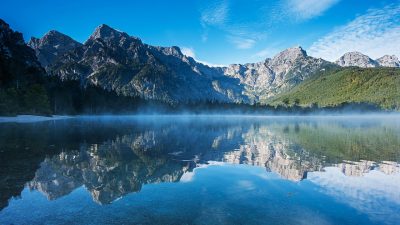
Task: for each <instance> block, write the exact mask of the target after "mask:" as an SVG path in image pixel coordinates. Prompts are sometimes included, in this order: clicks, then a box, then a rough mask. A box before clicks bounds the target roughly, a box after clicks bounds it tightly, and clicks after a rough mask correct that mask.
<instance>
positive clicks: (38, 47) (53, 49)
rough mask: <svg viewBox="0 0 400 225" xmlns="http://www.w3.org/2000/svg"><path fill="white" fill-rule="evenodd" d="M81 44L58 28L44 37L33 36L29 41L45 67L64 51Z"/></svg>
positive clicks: (29, 44)
mask: <svg viewBox="0 0 400 225" xmlns="http://www.w3.org/2000/svg"><path fill="white" fill-rule="evenodd" d="M81 45H82V44H81V43H79V42H77V41H75V40H74V39H72V38H71V37H69V36H67V35H65V34H62V33H60V32H58V31H56V30H51V31H49V32H47V33H46V34H45V35H44V36H43V37H42V38H35V37H32V38H31V39H30V41H29V42H28V46H29V47H31V48H32V49H34V50H35V52H36V56H37V58H38V60H39V62H40V64H41V65H42V66H43V67H47V66H48V65H49V64H52V63H53V62H54V61H55V60H56V59H57V58H58V57H60V56H61V55H63V54H64V53H66V52H68V51H70V50H72V49H75V48H77V47H79V46H81Z"/></svg>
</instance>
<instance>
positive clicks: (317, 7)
mask: <svg viewBox="0 0 400 225" xmlns="http://www.w3.org/2000/svg"><path fill="white" fill-rule="evenodd" d="M339 1H340V0H287V2H286V4H287V9H288V10H289V12H290V13H291V14H292V15H291V16H292V17H294V18H295V19H297V20H307V19H311V18H314V17H317V16H320V15H322V14H323V12H325V11H326V10H327V9H329V8H331V7H332V6H333V5H335V4H336V3H338V2H339Z"/></svg>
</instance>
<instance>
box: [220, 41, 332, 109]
mask: <svg viewBox="0 0 400 225" xmlns="http://www.w3.org/2000/svg"><path fill="white" fill-rule="evenodd" d="M336 67H337V66H336V65H335V64H333V63H331V62H328V61H325V60H323V59H317V58H313V57H311V56H308V55H307V53H306V51H305V50H303V49H302V48H301V47H294V48H289V49H286V50H284V51H282V52H280V53H279V54H277V55H276V56H275V57H273V58H272V59H266V60H265V61H264V62H260V63H248V64H244V65H241V64H234V65H230V66H229V67H227V68H224V74H225V75H227V76H232V77H235V78H239V79H240V81H241V83H243V84H244V85H246V92H245V94H246V95H248V96H249V97H251V98H253V99H254V100H255V102H260V101H261V102H263V101H265V100H267V99H269V98H271V97H273V96H275V95H276V94H279V93H282V92H284V91H287V90H288V89H290V88H292V87H294V86H295V85H297V84H299V83H301V82H302V81H304V80H306V79H308V78H310V77H312V76H313V75H315V74H317V73H319V72H321V71H325V70H327V69H332V68H336Z"/></svg>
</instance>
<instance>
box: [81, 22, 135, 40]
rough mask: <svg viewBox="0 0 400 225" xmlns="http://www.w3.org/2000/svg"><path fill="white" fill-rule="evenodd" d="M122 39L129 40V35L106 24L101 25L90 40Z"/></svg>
mask: <svg viewBox="0 0 400 225" xmlns="http://www.w3.org/2000/svg"><path fill="white" fill-rule="evenodd" d="M122 37H125V38H128V37H129V35H128V34H127V33H125V32H122V31H118V30H116V29H114V28H111V27H109V26H108V25H106V24H101V25H100V26H98V27H96V29H95V30H94V32H93V34H92V35H90V37H89V39H90V40H96V39H99V38H100V39H103V40H112V39H120V38H122Z"/></svg>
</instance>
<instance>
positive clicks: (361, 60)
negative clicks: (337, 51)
mask: <svg viewBox="0 0 400 225" xmlns="http://www.w3.org/2000/svg"><path fill="white" fill-rule="evenodd" d="M336 64H338V65H339V66H342V67H348V66H357V67H361V68H370V67H378V66H379V63H377V62H376V61H374V60H373V59H371V58H370V57H368V56H367V55H364V54H362V53H360V52H348V53H346V54H344V55H343V56H342V57H340V58H339V59H338V60H336Z"/></svg>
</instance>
